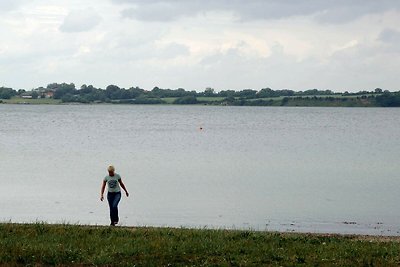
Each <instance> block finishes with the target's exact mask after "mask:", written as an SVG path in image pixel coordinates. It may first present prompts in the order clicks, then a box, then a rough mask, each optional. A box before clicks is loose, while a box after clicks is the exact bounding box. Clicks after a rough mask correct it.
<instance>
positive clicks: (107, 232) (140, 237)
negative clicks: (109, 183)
mask: <svg viewBox="0 0 400 267" xmlns="http://www.w3.org/2000/svg"><path fill="white" fill-rule="evenodd" d="M399 245H400V244H399V241H398V239H394V238H392V239H388V240H380V239H377V240H375V239H374V238H363V237H357V236H339V235H329V236H328V235H311V234H284V233H269V232H253V231H232V230H206V229H202V230H199V229H198V230H193V229H171V228H119V227H114V228H111V227H100V226H99V227H94V226H77V225H48V224H43V223H36V224H23V225H21V224H0V265H71V264H72V265H110V266H111V265H112V266H115V265H119V266H133V265H137V266H168V265H170V266H210V265H212V266H265V265H268V266H270V265H272V266H301V265H303V266H319V265H322V266H328V265H329V266H331V265H337V266H376V265H377V266H390V265H392V266H396V265H398V264H400V246H399Z"/></svg>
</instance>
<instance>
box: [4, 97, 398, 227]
mask: <svg viewBox="0 0 400 267" xmlns="http://www.w3.org/2000/svg"><path fill="white" fill-rule="evenodd" d="M200 127H201V128H202V130H200ZM399 158H400V109H381V108H368V109H366V108H286V107H282V108H281V107H214V106H137V105H81V106H72V105H69V106H64V105H58V106H46V105H40V106H31V105H0V167H1V181H2V186H1V187H0V221H3V222H4V221H12V222H35V221H46V222H51V223H60V222H61V223H62V222H68V223H81V224H98V225H106V224H107V225H108V224H109V219H108V206H107V202H106V201H105V202H100V200H99V194H100V193H99V192H100V186H101V182H102V179H103V177H104V176H105V175H106V174H107V172H106V168H107V166H108V165H109V164H114V165H115V167H116V172H117V173H119V174H120V175H121V176H122V178H123V180H124V182H125V184H126V186H127V188H128V190H129V191H130V193H131V196H130V197H129V198H126V197H125V196H124V197H123V198H122V200H121V203H120V206H119V207H120V220H121V224H122V225H126V226H145V225H146V226H173V227H180V226H184V227H207V228H235V229H255V230H274V231H275V230H278V231H298V232H335V233H360V234H378V235H400V224H399V222H400V211H399V209H398V206H399V203H400V179H399V178H400V177H399V176H400V164H399Z"/></svg>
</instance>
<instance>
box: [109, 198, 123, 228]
mask: <svg viewBox="0 0 400 267" xmlns="http://www.w3.org/2000/svg"><path fill="white" fill-rule="evenodd" d="M107 200H108V205H109V206H110V219H111V224H114V223H117V222H118V221H119V218H118V203H119V201H120V200H121V192H108V193H107Z"/></svg>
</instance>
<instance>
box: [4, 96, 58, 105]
mask: <svg viewBox="0 0 400 267" xmlns="http://www.w3.org/2000/svg"><path fill="white" fill-rule="evenodd" d="M2 102H3V103H6V104H37V105H39V104H48V105H56V104H60V103H61V100H59V99H52V98H38V99H26V98H21V97H13V98H11V99H2Z"/></svg>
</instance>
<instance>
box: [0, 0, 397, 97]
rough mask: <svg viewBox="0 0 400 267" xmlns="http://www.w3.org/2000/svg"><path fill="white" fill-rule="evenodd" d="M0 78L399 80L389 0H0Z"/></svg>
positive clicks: (168, 82) (40, 82)
mask: <svg viewBox="0 0 400 267" xmlns="http://www.w3.org/2000/svg"><path fill="white" fill-rule="evenodd" d="M0 36H1V40H0V86H9V87H13V88H15V89H19V88H25V89H31V88H34V87H38V86H46V85H47V84H49V83H52V82H67V83H70V82H73V83H75V84H76V85H77V87H80V86H81V85H82V84H88V85H89V84H92V85H94V86H96V87H102V88H104V87H106V86H107V85H109V84H116V85H118V86H120V87H126V88H128V87H131V86H139V87H141V88H144V89H152V88H153V87H154V86H159V87H161V88H185V89H187V90H197V91H203V90H204V89H205V88H206V87H213V88H215V89H216V90H217V91H219V90H226V89H234V90H241V89H245V88H252V89H256V90H259V89H261V88H266V87H270V88H272V89H284V88H290V89H294V90H306V89H310V88H318V89H331V90H334V91H346V90H347V91H359V90H373V89H374V88H376V87H380V88H383V89H388V90H391V91H393V90H396V91H397V90H400V86H399V85H400V73H399V70H400V1H398V0H379V1H378V0H85V1H82V0H57V1H54V0H1V1H0Z"/></svg>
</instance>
